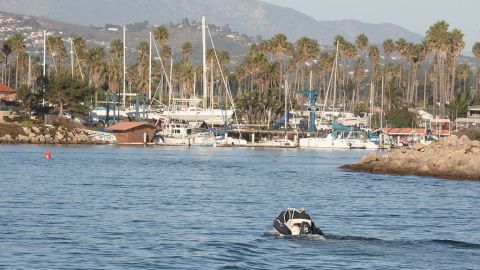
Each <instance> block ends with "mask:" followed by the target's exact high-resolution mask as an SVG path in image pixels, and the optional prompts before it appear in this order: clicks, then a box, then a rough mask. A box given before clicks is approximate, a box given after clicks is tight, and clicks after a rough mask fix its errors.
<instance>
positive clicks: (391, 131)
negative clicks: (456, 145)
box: [382, 128, 450, 135]
mask: <svg viewBox="0 0 480 270" xmlns="http://www.w3.org/2000/svg"><path fill="white" fill-rule="evenodd" d="M382 132H383V133H386V134H390V135H410V134H425V129H424V128H383V129H382ZM431 133H432V134H441V135H448V134H450V132H449V131H448V130H431Z"/></svg>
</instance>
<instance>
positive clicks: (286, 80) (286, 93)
mask: <svg viewBox="0 0 480 270" xmlns="http://www.w3.org/2000/svg"><path fill="white" fill-rule="evenodd" d="M310 89H311V87H310ZM287 96H288V79H285V142H287V123H288V109H287V100H288V98H287Z"/></svg>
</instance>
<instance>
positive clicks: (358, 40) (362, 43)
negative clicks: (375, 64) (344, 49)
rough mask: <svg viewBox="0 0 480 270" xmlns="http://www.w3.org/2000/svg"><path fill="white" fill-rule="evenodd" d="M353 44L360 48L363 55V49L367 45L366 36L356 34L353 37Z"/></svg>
mask: <svg viewBox="0 0 480 270" xmlns="http://www.w3.org/2000/svg"><path fill="white" fill-rule="evenodd" d="M355 44H356V45H357V48H358V49H359V50H360V52H361V54H362V57H363V51H364V50H365V49H366V48H367V47H368V37H367V36H366V35H365V34H360V35H358V36H357V38H356V39H355Z"/></svg>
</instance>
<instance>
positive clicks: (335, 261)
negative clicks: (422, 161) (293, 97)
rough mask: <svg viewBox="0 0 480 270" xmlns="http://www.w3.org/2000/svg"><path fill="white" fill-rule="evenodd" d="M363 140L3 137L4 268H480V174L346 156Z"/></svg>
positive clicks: (0, 237)
mask: <svg viewBox="0 0 480 270" xmlns="http://www.w3.org/2000/svg"><path fill="white" fill-rule="evenodd" d="M47 150H49V151H51V152H52V159H51V160H45V159H44V157H43V153H44V152H45V151H47ZM366 153H367V152H365V151H305V150H288V149H278V150H276V149H271V150H266V149H250V148H166V147H148V148H144V147H118V146H82V147H77V146H68V147H53V146H31V145H27V146H11V145H0V166H1V171H0V269H289V268H291V269H480V210H479V206H480V182H474V181H451V180H441V179H435V178H428V177H427V178H421V177H412V176H408V177H406V176H385V175H372V174H365V173H355V172H347V171H342V170H339V169H338V166H340V165H342V164H345V163H352V162H355V161H356V160H357V159H359V158H360V157H361V156H363V155H365V154H366ZM287 207H297V208H299V207H306V208H307V211H308V212H309V214H310V215H311V217H312V219H313V220H314V221H315V223H317V224H318V225H319V226H320V227H321V229H322V230H323V231H324V232H325V233H326V234H327V235H326V240H321V239H318V238H316V237H280V236H277V235H275V234H274V233H273V228H272V222H273V219H274V218H275V217H276V216H277V215H278V213H279V212H280V211H282V210H284V209H285V208H287Z"/></svg>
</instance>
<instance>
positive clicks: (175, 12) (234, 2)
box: [0, 0, 420, 44]
mask: <svg viewBox="0 0 480 270" xmlns="http://www.w3.org/2000/svg"><path fill="white" fill-rule="evenodd" d="M0 10H3V11H8V12H15V13H20V14H29V15H37V16H45V17H48V18H52V19H56V20H60V21H67V22H71V23H76V24H80V25H91V24H93V25H104V24H106V23H114V24H128V23H133V22H141V21H144V20H148V21H149V22H150V23H151V24H164V23H169V22H180V21H181V20H182V19H183V18H189V19H190V20H193V19H196V20H200V18H201V17H202V16H203V15H206V16H207V17H208V20H209V22H210V23H214V24H217V25H224V24H228V25H230V27H231V28H232V29H235V30H236V31H238V32H242V33H246V34H248V35H251V36H256V35H262V36H264V37H269V36H272V35H273V34H275V33H278V32H283V33H285V34H287V35H288V36H289V37H290V38H291V39H297V38H298V37H300V36H304V35H307V36H310V37H314V38H316V39H318V40H319V41H320V43H322V44H331V42H332V40H333V37H334V36H335V35H337V34H340V35H343V36H344V37H345V38H347V39H350V40H353V39H354V38H355V37H356V36H357V35H358V34H359V33H365V34H366V35H367V36H368V37H369V38H370V40H371V41H372V42H373V43H380V42H382V41H383V40H385V39H386V38H393V39H398V38H399V37H404V38H406V39H407V40H410V41H418V40H419V39H420V35H418V34H415V33H412V32H410V31H408V30H406V29H404V28H402V27H399V26H396V25H393V24H388V23H385V24H369V23H362V22H359V21H355V20H342V21H326V22H319V21H317V20H315V19H313V18H311V17H309V16H307V15H305V14H303V13H300V12H298V11H296V10H293V9H289V8H283V7H278V6H275V5H271V4H267V3H264V2H262V1H258V0H175V1H171V0H136V1H131V0H82V1H78V0H61V1H60V0H2V1H1V2H0ZM132 11H134V12H132Z"/></svg>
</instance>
